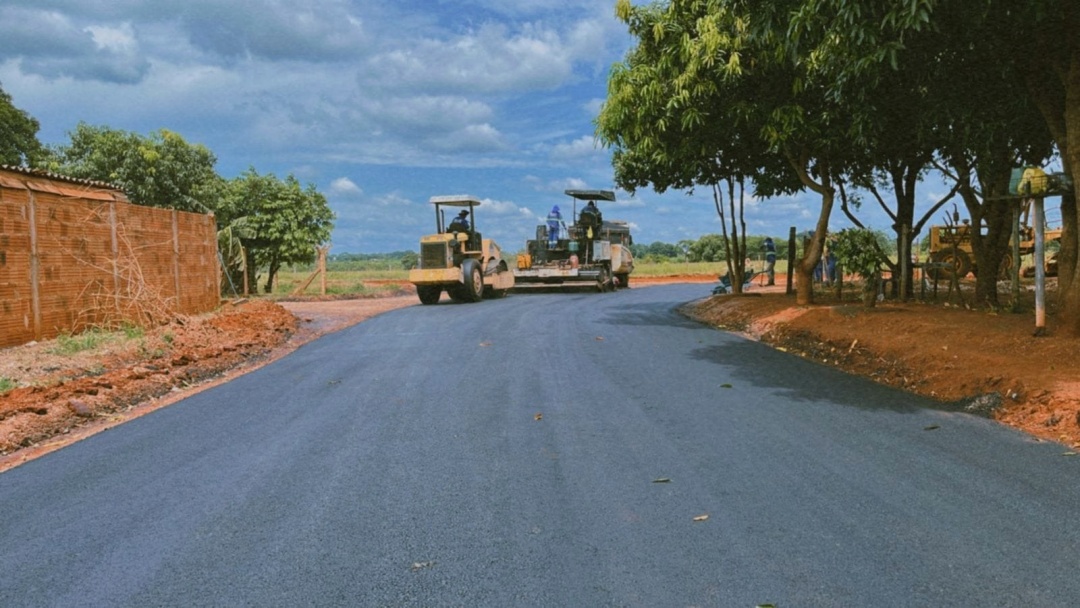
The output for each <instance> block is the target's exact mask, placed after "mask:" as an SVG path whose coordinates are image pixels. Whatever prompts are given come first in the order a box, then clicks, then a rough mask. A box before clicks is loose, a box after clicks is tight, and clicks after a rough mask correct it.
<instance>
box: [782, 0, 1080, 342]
mask: <svg viewBox="0 0 1080 608" xmlns="http://www.w3.org/2000/svg"><path fill="white" fill-rule="evenodd" d="M801 4H802V8H801V10H799V11H798V12H796V13H795V16H794V18H793V20H792V23H793V27H792V31H791V38H792V39H793V40H800V39H801V38H802V37H803V34H805V33H809V34H810V35H809V37H808V39H809V40H812V41H818V43H816V44H813V43H812V44H811V45H809V46H806V47H805V48H803V49H802V50H801V51H800V52H799V54H800V56H802V57H809V58H813V60H814V62H815V63H816V65H817V66H818V69H820V70H821V71H822V72H823V73H827V74H829V75H831V78H830V79H829V81H830V85H829V90H830V93H831V94H832V95H834V96H838V97H847V98H856V99H857V98H858V92H859V91H860V90H868V89H867V85H870V86H871V87H872V86H873V85H875V84H876V83H878V82H880V81H881V80H882V79H885V78H890V77H892V76H894V75H895V74H897V72H898V71H903V70H904V69H905V68H904V67H903V64H904V63H905V62H907V63H908V65H909V68H907V69H910V70H928V71H929V72H930V73H931V74H936V75H937V76H938V78H937V81H936V82H935V83H933V89H932V92H933V94H932V95H931V96H929V99H931V100H935V99H939V97H938V96H939V95H942V94H945V95H948V94H949V92H950V91H951V92H952V93H953V95H952V96H953V97H958V99H955V100H954V101H959V102H960V103H959V104H958V105H957V104H949V105H943V106H938V107H937V108H936V109H933V108H932V110H931V111H930V112H929V115H931V116H933V117H934V119H935V121H936V122H937V124H938V127H939V128H941V129H944V130H945V131H942V133H944V134H946V136H947V139H948V140H950V141H949V142H945V143H944V144H943V145H944V147H943V148H942V149H943V150H946V151H949V150H950V149H952V146H954V145H955V142H956V141H960V142H963V143H964V144H970V143H975V144H976V145H975V146H974V147H973V148H974V149H967V150H961V151H956V150H955V149H952V151H951V152H948V154H949V159H950V160H952V161H957V160H961V159H962V158H963V156H964V155H965V154H967V155H968V158H967V159H966V161H967V162H960V163H957V164H958V165H959V167H957V166H954V174H955V175H956V176H957V177H958V178H960V179H961V180H962V179H964V177H965V176H964V175H963V174H964V173H966V178H967V180H966V181H962V182H960V183H961V186H962V187H965V186H964V185H963V184H965V183H966V184H968V185H970V187H971V191H970V192H968V196H967V197H966V198H965V203H966V204H967V206H968V208H969V211H970V210H973V209H974V212H973V215H986V216H988V217H986V218H985V220H986V221H985V223H986V224H987V227H988V228H989V231H988V236H989V237H990V238H989V239H987V242H986V243H981V242H980V243H979V244H978V245H976V244H974V243H973V245H974V246H973V249H975V250H976V258H977V263H978V264H979V265H980V266H981V267H983V268H984V270H985V269H986V268H989V269H990V270H989V272H984V275H983V277H980V279H979V283H980V284H979V285H978V286H977V289H978V290H979V294H980V298H981V299H983V300H986V299H988V298H989V297H991V295H990V294H991V292H990V288H989V287H988V286H984V285H982V283H983V279H984V278H986V279H989V281H988V282H992V280H993V277H992V275H994V274H995V273H996V269H997V267H996V265H995V264H994V263H993V262H994V261H995V259H1000V255H999V251H1000V249H1001V248H1002V245H1001V242H1002V239H1001V237H998V236H991V235H993V234H994V233H996V232H997V231H998V228H995V225H996V224H998V219H997V218H998V217H999V216H1004V215H1011V211H1010V210H1009V209H1007V207H1008V205H1005V204H1003V203H1002V202H1001V198H1000V197H1001V196H1003V194H1004V191H1003V190H1002V188H1003V184H1007V181H1006V180H1005V178H1004V171H1003V169H1001V168H1000V165H1002V164H1005V163H1008V162H1010V160H1011V162H1016V161H1020V160H1023V157H1025V156H1027V154H1028V152H1031V150H1025V144H1024V143H1021V145H1019V146H1016V147H1014V148H1013V150H1012V151H1011V152H1010V151H1007V150H1005V149H1004V148H1001V147H994V146H992V145H991V146H987V143H988V139H987V138H986V135H987V133H986V132H985V131H984V132H983V133H981V134H980V133H969V132H968V131H967V129H968V128H970V127H971V126H973V125H979V124H981V125H983V126H988V127H992V128H994V129H996V131H997V134H999V135H1001V134H1003V135H1005V136H1007V137H1014V138H1018V139H1020V138H1025V137H1027V136H1030V135H1034V133H1033V132H1031V131H1030V130H1028V131H1027V132H1025V131H1024V130H1022V129H1018V128H1016V127H1015V126H1013V125H1015V122H1014V121H1013V120H1012V119H1013V118H1021V119H1022V120H1026V118H1024V117H1023V116H1022V114H1023V111H1021V112H1011V111H1010V106H1012V107H1015V105H1016V104H1020V105H1023V104H1027V105H1030V106H1032V107H1034V108H1037V109H1038V112H1039V114H1040V115H1041V118H1042V122H1043V123H1044V125H1043V127H1040V130H1042V131H1049V134H1050V137H1051V139H1050V141H1051V142H1052V143H1053V144H1054V146H1055V147H1056V149H1057V152H1058V154H1059V155H1060V157H1061V159H1062V163H1063V166H1064V169H1065V172H1066V174H1068V175H1069V176H1072V177H1073V178H1075V177H1076V176H1078V175H1080V36H1077V35H1076V33H1077V32H1078V31H1080V5H1078V4H1077V3H1076V2H1075V0H1031V1H1029V2H1013V1H1011V0H978V1H975V2H971V1H967V0H892V1H889V2H882V3H871V4H868V3H861V2H850V1H848V0H805V1H804V2H802V3H801ZM879 11H881V12H879ZM822 30H825V31H829V32H830V33H831V34H832V35H829V36H821V35H820V32H821V31H822ZM927 49H929V52H927ZM958 108H959V109H960V114H958V115H957V114H952V113H951V112H952V111H955V110H957V109H958ZM964 108H966V109H964ZM1002 119H1004V121H1005V122H1000V121H1001V120H1002ZM970 135H974V138H973V139H972V138H969V136H970ZM1027 143H1030V140H1028V141H1027ZM964 147H966V146H961V148H964ZM980 148H981V149H980ZM988 148H990V149H992V150H993V151H988ZM973 153H976V154H978V156H977V157H976V156H974V155H973ZM1010 153H1011V154H1012V155H1013V157H1012V159H1010V160H1004V159H1006V158H1007V157H1008V155H1009V154H1010ZM1036 155H1037V154H1036ZM1072 183H1073V188H1074V190H1073V193H1072V194H1071V195H1066V196H1065V197H1063V200H1062V215H1063V218H1062V221H1063V229H1064V234H1063V236H1062V249H1061V253H1060V255H1059V286H1060V292H1061V293H1062V304H1063V313H1064V315H1063V316H1064V317H1066V324H1067V325H1068V326H1069V328H1070V330H1071V331H1073V332H1074V333H1080V264H1077V255H1078V251H1080V243H1078V237H1080V230H1078V229H1080V215H1078V214H1080V210H1078V208H1077V205H1076V197H1077V193H1078V192H1080V181H1078V180H1077V179H1073V180H1072ZM961 194H964V193H963V191H961ZM995 200H996V201H997V202H994V201H995ZM988 202H989V203H990V204H987V203H988ZM984 211H985V214H984ZM972 223H973V224H974V225H975V226H976V228H977V229H980V230H981V228H982V226H983V223H984V221H983V219H982V218H981V219H980V220H976V218H975V217H972ZM980 230H976V232H979V231H980ZM981 240H982V239H980V241H981ZM993 293H994V294H996V292H993ZM993 297H996V295H994V296H993Z"/></svg>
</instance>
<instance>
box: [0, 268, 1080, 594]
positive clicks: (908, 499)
mask: <svg viewBox="0 0 1080 608" xmlns="http://www.w3.org/2000/svg"><path fill="white" fill-rule="evenodd" d="M709 287H710V286H708V285H672V286H657V287H648V288H641V289H638V288H635V289H630V290H624V291H620V292H617V293H610V294H591V293H589V294H528V295H513V296H511V297H508V298H505V299H501V300H490V301H484V302H480V303H477V304H466V305H454V304H449V303H443V304H440V305H437V306H424V307H421V306H414V307H409V308H406V309H401V310H397V311H393V312H389V313H386V314H383V315H381V316H378V317H376V318H374V319H371V320H369V321H367V322H365V323H362V324H360V325H357V326H354V327H352V328H349V329H346V330H344V331H341V332H338V333H335V334H332V335H329V336H326V337H324V338H322V339H320V340H318V341H316V342H313V343H310V344H308V345H306V346H304V347H302V348H301V349H299V350H298V351H296V352H295V353H293V354H291V355H289V356H287V357H285V358H283V359H281V360H279V361H277V362H274V363H272V364H270V365H268V366H266V367H263V368H261V369H259V370H257V371H254V372H252V373H250V374H247V375H245V376H243V377H241V378H239V379H236V380H234V381H232V382H229V383H227V384H224V385H221V386H218V387H215V388H212V389H209V390H206V391H203V392H201V393H198V394H196V395H194V396H192V397H190V398H188V399H186V400H184V401H181V402H179V403H176V404H174V405H172V406H170V407H167V408H164V409H162V410H159V411H157V412H155V413H153V414H150V415H147V416H144V417H141V418H138V419H136V420H134V421H131V422H129V423H127V424H124V425H122V426H119V427H116V428H114V429H111V430H109V431H108V432H105V433H100V434H98V435H96V436H93V437H91V438H89V439H87V440H85V441H82V442H80V443H77V444H75V445H72V446H70V447H68V448H65V449H63V450H60V451H58V452H54V453H52V454H49V455H47V456H45V457H43V458H40V459H38V460H35V461H32V462H29V463H27V464H25V465H23V466H21V467H18V468H16V469H13V470H10V471H8V472H6V473H3V474H0V606H5V607H11V606H64V607H67V606H137V607H143V606H500V607H503V606H557V607H561V606H569V607H578V606H580V607H594V606H643V607H666V606H671V607H677V606H718V607H728V606H733V607H753V606H757V605H763V604H773V605H775V606H777V607H779V608H788V607H806V606H859V607H869V606H873V607H880V606H905V607H907V606H932V607H938V606H979V607H982V606H1025V607H1026V606H1040V607H1045V606H1075V605H1078V604H1080V575H1078V572H1080V525H1078V522H1080V483H1077V480H1078V478H1080V468H1078V467H1080V456H1075V457H1070V456H1068V455H1066V453H1067V452H1068V450H1067V449H1066V448H1064V447H1063V446H1061V445H1057V444H1054V443H1049V442H1037V441H1034V440H1032V439H1030V438H1029V437H1027V436H1025V435H1023V434H1021V433H1019V432H1016V431H1013V430H1011V429H1008V428H1005V427H1003V426H1000V425H997V424H996V423H993V422H991V421H988V420H985V419H981V418H976V417H973V416H969V415H965V414H960V413H953V412H946V411H942V410H938V409H934V404H933V403H932V402H930V401H927V400H924V399H920V398H917V397H913V396H910V395H907V394H904V393H901V392H898V391H895V390H891V389H889V388H884V387H881V386H877V385H874V384H872V383H870V382H869V381H866V380H864V379H860V378H855V377H850V376H846V375H844V374H842V373H839V372H837V371H835V370H833V369H831V368H828V367H825V366H822V365H817V364H814V363H810V362H807V361H803V360H801V359H799V358H797V357H794V356H791V355H789V354H786V353H783V352H779V351H775V350H772V349H770V348H768V347H766V346H764V345H762V344H759V343H756V342H753V341H749V340H746V339H743V338H740V337H737V336H734V335H731V334H727V333H724V332H721V331H717V330H715V329H710V328H708V327H705V326H702V325H699V324H697V323H694V322H692V321H689V320H687V319H686V318H684V317H682V316H680V315H679V314H678V313H677V312H675V309H676V308H677V306H678V305H680V304H681V303H684V302H687V301H690V300H693V299H696V298H698V297H703V296H704V295H706V294H707V293H708V291H709ZM885 330H886V329H885V328H883V331H885ZM706 516H707V518H706Z"/></svg>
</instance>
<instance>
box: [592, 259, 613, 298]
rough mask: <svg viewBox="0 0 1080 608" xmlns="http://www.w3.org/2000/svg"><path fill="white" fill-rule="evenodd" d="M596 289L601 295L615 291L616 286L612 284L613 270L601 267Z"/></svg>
mask: <svg viewBox="0 0 1080 608" xmlns="http://www.w3.org/2000/svg"><path fill="white" fill-rule="evenodd" d="M596 288H597V290H599V291H600V293H604V292H606V291H614V285H613V284H612V282H611V269H609V268H608V267H607V266H604V265H601V266H600V274H599V275H598V276H597V277H596Z"/></svg>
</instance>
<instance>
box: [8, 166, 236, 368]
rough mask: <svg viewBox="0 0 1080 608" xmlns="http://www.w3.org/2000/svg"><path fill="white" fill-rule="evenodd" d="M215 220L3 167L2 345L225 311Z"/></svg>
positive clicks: (82, 182)
mask: <svg viewBox="0 0 1080 608" xmlns="http://www.w3.org/2000/svg"><path fill="white" fill-rule="evenodd" d="M218 268H219V267H218V262H217V227H216V225H215V222H214V217H213V215H202V214H197V213H187V212H178V211H173V210H170V209H158V208H152V207H142V206H138V205H133V204H131V203H129V202H127V198H126V197H125V196H124V194H123V192H120V191H119V190H115V189H113V188H110V187H108V186H107V185H106V184H101V183H98V182H90V181H85V180H72V179H67V178H63V177H60V176H55V175H48V174H41V173H39V172H31V171H27V170H23V169H15V168H10V167H0V347H7V346H15V345H19V344H24V343H26V342H30V341H32V340H44V339H49V338H53V337H55V336H57V335H58V334H60V333H63V332H77V331H80V330H82V329H85V328H86V327H90V326H98V325H102V326H116V325H118V324H119V323H121V322H124V321H128V322H133V323H139V324H146V323H155V322H159V321H164V320H166V319H167V317H168V316H169V315H172V314H177V313H180V314H195V313H201V312H207V311H210V310H213V309H214V308H216V307H217V305H218V303H219V300H220V293H219V288H218V284H219V281H218Z"/></svg>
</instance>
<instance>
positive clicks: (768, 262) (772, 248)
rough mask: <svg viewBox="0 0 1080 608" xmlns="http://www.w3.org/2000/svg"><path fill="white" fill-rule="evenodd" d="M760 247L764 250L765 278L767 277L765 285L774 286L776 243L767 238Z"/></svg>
mask: <svg viewBox="0 0 1080 608" xmlns="http://www.w3.org/2000/svg"><path fill="white" fill-rule="evenodd" d="M761 246H762V248H764V249H765V276H767V277H769V282H768V283H767V284H768V285H776V243H774V242H773V240H772V237H771V236H767V237H765V241H764V242H763V243H762V244H761Z"/></svg>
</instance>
